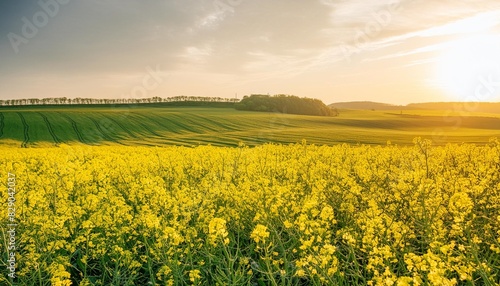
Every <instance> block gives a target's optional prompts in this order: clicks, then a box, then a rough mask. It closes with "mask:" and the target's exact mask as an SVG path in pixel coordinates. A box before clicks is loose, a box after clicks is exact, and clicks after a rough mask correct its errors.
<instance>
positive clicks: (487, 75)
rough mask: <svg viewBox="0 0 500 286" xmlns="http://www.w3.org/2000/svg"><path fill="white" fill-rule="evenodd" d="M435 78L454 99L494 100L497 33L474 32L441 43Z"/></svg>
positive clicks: (499, 83) (499, 76)
mask: <svg viewBox="0 0 500 286" xmlns="http://www.w3.org/2000/svg"><path fill="white" fill-rule="evenodd" d="M443 47H444V48H443V51H442V54H441V55H440V56H439V57H438V60H437V66H436V81H437V85H438V86H439V87H441V88H442V89H443V90H444V91H445V92H446V93H447V95H448V96H449V97H450V98H451V99H452V100H456V101H495V100H498V94H499V92H500V35H491V34H483V35H474V36H468V37H463V38H461V39H458V40H453V41H450V42H447V43H444V44H443Z"/></svg>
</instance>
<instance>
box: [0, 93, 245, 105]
mask: <svg viewBox="0 0 500 286" xmlns="http://www.w3.org/2000/svg"><path fill="white" fill-rule="evenodd" d="M183 101H188V102H225V103H236V102H238V101H239V100H238V99H236V98H222V97H204V96H184V95H181V96H173V97H166V98H162V97H158V96H155V97H150V98H114V99H103V98H80V97H77V98H73V99H72V98H67V97H53V98H28V99H7V100H0V106H17V105H77V104H87V105H89V104H144V103H162V102H183Z"/></svg>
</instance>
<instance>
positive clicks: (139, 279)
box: [0, 139, 500, 285]
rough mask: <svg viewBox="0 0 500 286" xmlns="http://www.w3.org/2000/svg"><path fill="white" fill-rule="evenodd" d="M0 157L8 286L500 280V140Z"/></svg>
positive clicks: (62, 150) (67, 149) (0, 280)
mask: <svg viewBox="0 0 500 286" xmlns="http://www.w3.org/2000/svg"><path fill="white" fill-rule="evenodd" d="M0 150H1V154H2V156H1V157H0V170H2V172H1V177H0V181H1V182H2V184H4V186H7V182H9V176H12V175H14V176H15V182H16V183H15V185H16V189H15V190H16V192H15V222H16V223H17V226H16V232H15V243H16V245H15V246H16V249H15V255H16V263H17V264H16V278H15V279H14V280H12V279H11V278H10V277H9V276H8V273H9V272H8V270H6V265H8V261H7V260H8V258H9V250H8V241H9V238H8V237H7V235H6V225H7V224H9V221H8V218H9V217H8V208H7V204H6V203H5V204H4V206H5V207H3V208H1V211H0V215H1V217H2V223H1V225H2V228H3V230H2V233H3V234H4V235H3V236H1V237H0V242H1V243H2V247H3V249H4V250H5V251H2V256H1V258H0V264H1V265H2V270H1V272H0V273H1V276H0V284H1V285H12V284H13V283H16V285H17V284H19V285H499V281H500V269H499V265H500V143H499V141H498V140H492V141H491V142H489V143H488V144H486V145H484V146H475V145H471V144H462V145H446V146H442V147H433V146H431V145H430V143H429V141H426V140H420V139H416V140H415V144H414V145H413V146H409V147H401V146H395V145H390V144H388V145H387V146H383V147H382V146H377V147H370V146H363V145H357V146H354V145H337V146H331V147H328V146H316V145H307V144H305V142H304V143H303V144H294V145H272V144H268V145H262V146H258V147H255V148H249V147H246V146H243V145H240V146H239V147H238V148H223V147H212V146H199V147H195V148H189V147H159V148H154V147H125V146H112V147H111V146H108V147H106V146H101V147H83V146H81V147H79V146H66V145H64V146H60V147H57V148H39V149H29V148H28V149H19V148H8V147H3V148H1V149H0ZM4 189H7V188H6V187H5V188H4ZM8 196H9V195H8V193H7V191H4V192H3V201H4V202H7V200H8ZM13 196H14V195H13Z"/></svg>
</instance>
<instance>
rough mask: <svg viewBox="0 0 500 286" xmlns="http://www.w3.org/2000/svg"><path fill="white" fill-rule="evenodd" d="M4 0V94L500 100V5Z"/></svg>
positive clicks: (0, 80)
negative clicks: (278, 95)
mask: <svg viewBox="0 0 500 286" xmlns="http://www.w3.org/2000/svg"><path fill="white" fill-rule="evenodd" d="M365 2H366V1H360V0H354V1H345V0H317V1H311V2H303V1H297V0H295V1H285V0H280V1H272V2H271V1H263V0H257V1H247V0H204V1H185V0H184V1H181V0H170V1H143V2H141V1H136V0H123V1H118V0H89V1H71V0H40V1H31V2H30V3H26V2H18V1H4V2H2V3H0V13H1V17H0V22H1V24H0V33H1V40H0V59H1V65H0V85H1V86H2V89H1V93H0V99H21V98H46V97H68V98H75V97H85V98H124V97H125V98H144V97H154V96H160V97H173V96H179V95H186V96H208V97H225V98H232V97H235V96H236V95H237V96H238V97H239V98H242V97H243V96H244V95H249V94H258V93H260V94H291V95H297V96H299V97H313V98H318V99H321V100H322V101H323V102H325V103H326V104H331V103H335V102H349V101H374V102H381V103H388V104H396V105H406V104H409V103H420V102H464V101H485V102H495V101H500V54H499V53H498V51H499V50H500V3H499V2H496V1H493V0H479V1H461V2H452V1H444V0H443V1H425V2H424V1H421V0H409V1H404V0H402V1H394V0H380V1H374V2H370V3H365Z"/></svg>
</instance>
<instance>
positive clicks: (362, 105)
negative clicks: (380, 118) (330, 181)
mask: <svg viewBox="0 0 500 286" xmlns="http://www.w3.org/2000/svg"><path fill="white" fill-rule="evenodd" d="M329 106H330V107H331V108H337V109H357V110H417V109H419V110H422V109H427V110H450V111H465V112H484V113H500V102H424V103H410V104H408V105H393V104H387V103H380V102H373V101H351V102H336V103H332V104H330V105H329Z"/></svg>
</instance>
